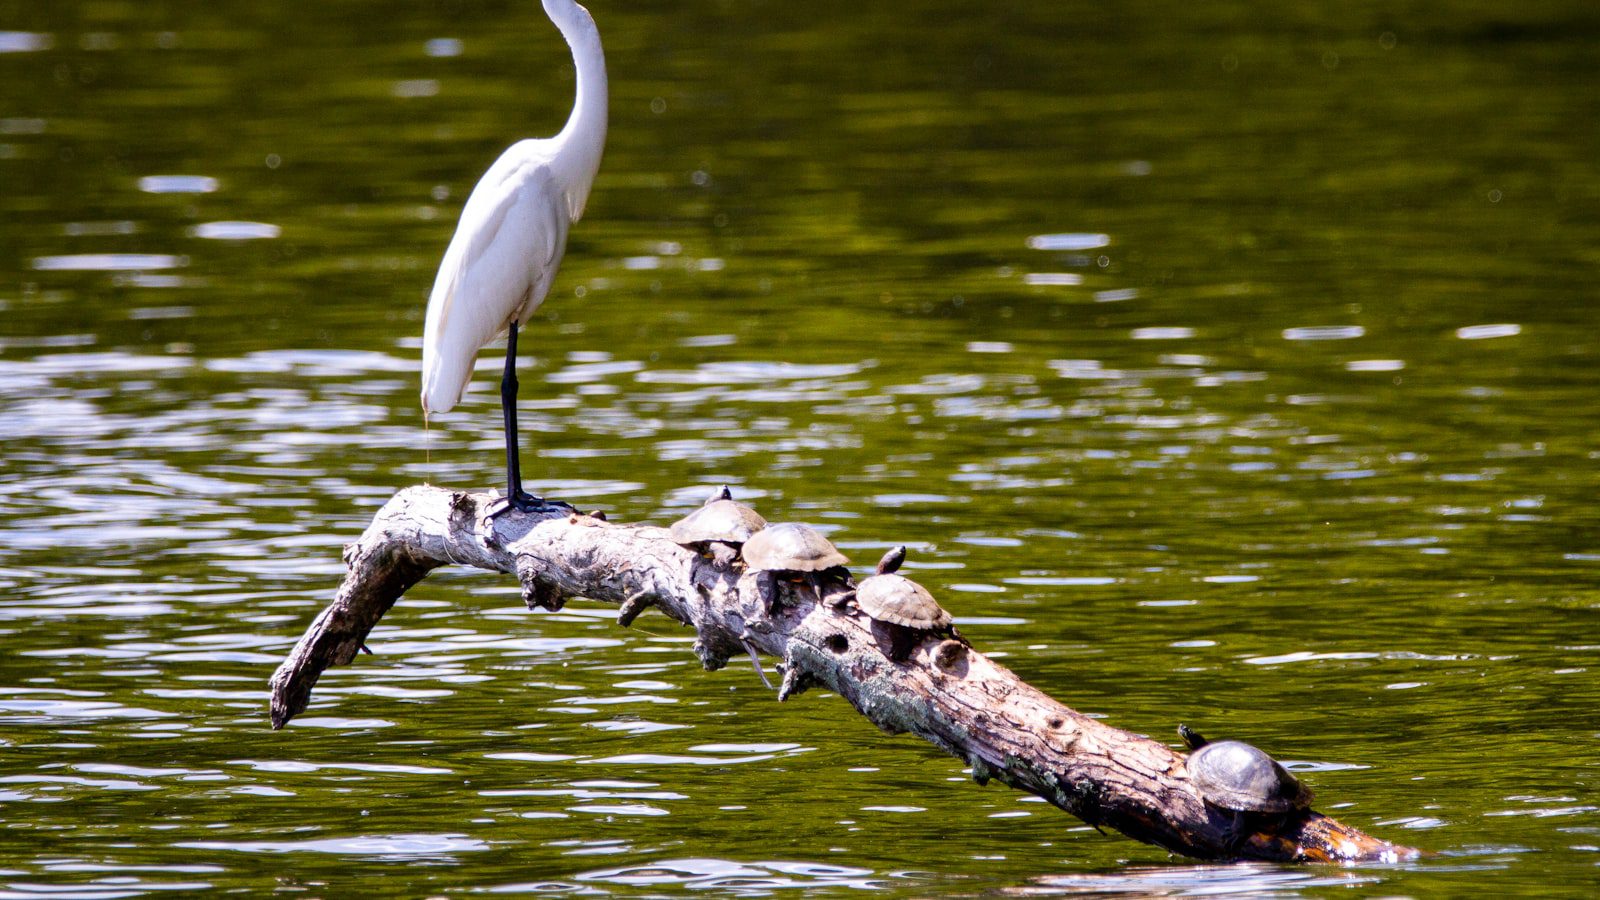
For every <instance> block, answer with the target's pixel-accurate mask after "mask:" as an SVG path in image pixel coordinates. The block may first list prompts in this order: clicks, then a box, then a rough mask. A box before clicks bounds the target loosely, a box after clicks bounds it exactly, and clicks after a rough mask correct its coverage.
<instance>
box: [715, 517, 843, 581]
mask: <svg viewBox="0 0 1600 900" xmlns="http://www.w3.org/2000/svg"><path fill="white" fill-rule="evenodd" d="M740 555H741V556H743V557H744V562H745V565H747V566H749V567H750V568H752V569H756V570H759V571H764V572H821V571H823V570H824V569H831V568H833V567H834V566H842V565H844V564H845V563H847V562H849V561H850V560H849V559H848V558H846V557H845V555H844V554H843V553H840V552H839V551H838V550H837V549H836V548H835V547H834V546H833V544H830V543H829V542H828V539H827V538H825V537H823V536H822V532H820V531H817V530H816V529H815V528H811V527H809V526H806V525H801V524H799V523H798V522H779V523H778V524H776V525H768V526H767V527H766V528H764V529H762V530H760V531H758V532H756V533H755V534H753V535H751V536H750V539H749V540H748V541H745V543H744V547H743V549H742V550H740Z"/></svg>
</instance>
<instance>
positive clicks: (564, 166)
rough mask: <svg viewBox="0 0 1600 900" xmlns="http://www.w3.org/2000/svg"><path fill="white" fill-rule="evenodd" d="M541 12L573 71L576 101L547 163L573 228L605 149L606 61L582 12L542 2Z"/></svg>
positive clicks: (565, 2) (566, 3)
mask: <svg viewBox="0 0 1600 900" xmlns="http://www.w3.org/2000/svg"><path fill="white" fill-rule="evenodd" d="M545 11H546V12H547V13H548V14H549V15H550V20H551V21H553V22H555V24H556V27H557V28H559V29H561V36H562V37H564V38H566V39H567V44H569V45H570V46H571V47H572V61H573V63H574V64H575V65H576V66H577V69H578V78H577V82H578V95H577V99H576V100H575V101H574V102H573V104H572V115H571V116H570V117H568V118H567V124H566V127H564V128H562V129H561V133H560V134H558V135H556V138H555V139H556V141H557V142H558V143H559V145H560V149H559V150H558V151H557V152H556V158H555V161H554V163H553V166H554V168H555V169H556V170H557V175H558V176H559V177H560V179H561V182H562V184H563V186H564V187H565V188H566V189H567V197H568V204H569V206H570V210H571V213H572V220H573V221H574V222H576V221H577V220H578V217H579V216H581V215H583V207H584V204H586V203H587V202H588V200H589V187H590V186H591V185H593V184H594V177H595V173H597V172H598V171H599V170H600V155H601V151H602V150H604V148H605V144H606V105H607V102H608V99H609V91H608V90H607V86H606V56H605V52H604V51H602V50H601V49H600V31H599V29H597V28H595V25H594V19H593V18H591V17H590V16H589V11H588V10H586V9H584V8H583V7H582V6H579V5H578V4H577V3H574V2H572V0H545Z"/></svg>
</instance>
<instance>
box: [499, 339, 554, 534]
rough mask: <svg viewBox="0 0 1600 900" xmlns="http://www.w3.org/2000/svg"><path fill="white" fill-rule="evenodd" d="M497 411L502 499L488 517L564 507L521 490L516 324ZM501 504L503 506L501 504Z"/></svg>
mask: <svg viewBox="0 0 1600 900" xmlns="http://www.w3.org/2000/svg"><path fill="white" fill-rule="evenodd" d="M500 411H501V413H502V414H503V415H504V417H505V428H506V495H505V497H503V498H501V499H500V500H499V501H497V502H496V503H495V507H496V508H495V509H492V510H491V511H490V513H489V514H490V515H491V516H497V515H500V514H501V513H503V512H505V511H506V510H509V509H515V510H516V511H517V512H524V513H531V512H543V511H545V510H549V509H554V508H557V507H561V508H568V507H567V505H566V504H564V503H550V502H547V501H545V500H544V499H543V498H542V497H535V496H533V495H532V494H530V493H528V492H527V491H525V490H523V489H522V464H521V460H520V458H519V454H518V450H517V323H516V321H515V320H513V321H512V322H511V325H510V328H509V329H508V337H507V338H506V368H505V372H504V374H502V375H501V376H500ZM502 503H503V504H504V505H503V506H502V505H501V504H502Z"/></svg>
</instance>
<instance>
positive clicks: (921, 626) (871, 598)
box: [856, 547, 950, 631]
mask: <svg viewBox="0 0 1600 900" xmlns="http://www.w3.org/2000/svg"><path fill="white" fill-rule="evenodd" d="M905 558H906V548H904V547H896V548H894V549H893V550H890V551H889V552H888V553H885V554H884V555H883V559H882V561H880V562H879V563H878V574H876V575H872V576H869V577H867V578H864V579H862V580H861V584H860V585H859V586H858V587H857V588H856V603H857V604H858V605H859V606H860V607H861V611H862V612H864V613H866V614H867V615H869V616H871V617H872V618H874V619H877V620H878V621H880V622H888V623H889V624H891V625H903V626H905V627H906V628H915V629H918V630H920V631H937V630H939V629H942V628H948V627H949V626H950V614H949V613H947V612H945V611H944V607H942V606H940V605H939V602H938V601H937V600H934V599H933V595H932V594H930V593H928V591H927V589H926V588H924V587H923V586H922V585H920V584H917V583H916V582H915V581H912V580H911V579H909V578H906V577H905V576H903V575H896V574H894V571H895V570H896V569H898V568H900V563H902V562H904V561H905Z"/></svg>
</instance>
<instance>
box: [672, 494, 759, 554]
mask: <svg viewBox="0 0 1600 900" xmlns="http://www.w3.org/2000/svg"><path fill="white" fill-rule="evenodd" d="M765 527H767V520H766V519H763V518H761V514H760V513H758V512H756V511H755V510H753V509H751V508H750V507H748V506H745V505H744V504H743V503H739V502H736V501H734V500H728V499H719V498H717V497H713V498H712V499H711V501H710V502H708V503H707V504H706V505H705V506H702V507H700V508H699V509H697V510H695V511H694V512H692V513H690V514H688V515H687V516H684V517H683V518H681V519H679V520H678V521H676V522H673V523H672V530H671V533H672V539H673V541H675V542H677V543H679V544H703V543H705V542H707V541H725V542H727V543H730V544H742V543H744V542H745V541H748V540H750V536H751V535H753V534H755V533H756V532H758V531H760V530H761V529H763V528H765Z"/></svg>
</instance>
